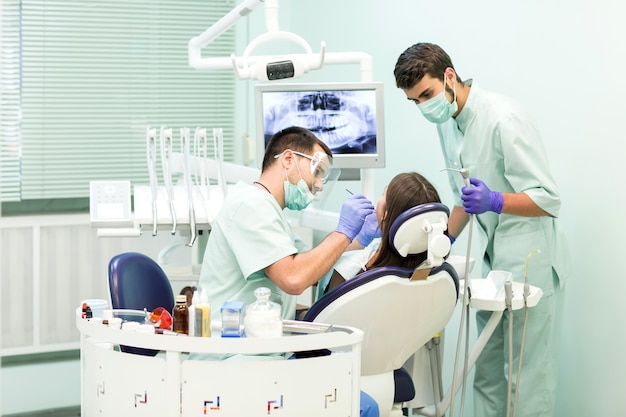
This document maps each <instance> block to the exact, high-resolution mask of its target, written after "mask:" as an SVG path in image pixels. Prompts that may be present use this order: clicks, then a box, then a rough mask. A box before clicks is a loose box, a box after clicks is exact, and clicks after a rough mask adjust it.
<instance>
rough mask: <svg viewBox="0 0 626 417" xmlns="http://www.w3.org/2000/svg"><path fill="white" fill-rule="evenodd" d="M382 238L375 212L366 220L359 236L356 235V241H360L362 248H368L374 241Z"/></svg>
mask: <svg viewBox="0 0 626 417" xmlns="http://www.w3.org/2000/svg"><path fill="white" fill-rule="evenodd" d="M381 236H382V232H381V231H380V227H378V217H377V216H376V212H374V213H372V214H370V215H368V216H367V217H366V218H365V223H363V227H361V231H360V232H359V234H358V235H356V240H358V241H359V243H360V244H361V245H362V246H367V245H369V244H370V243H372V240H374V239H376V238H377V237H381Z"/></svg>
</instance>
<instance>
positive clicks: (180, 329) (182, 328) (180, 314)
mask: <svg viewBox="0 0 626 417" xmlns="http://www.w3.org/2000/svg"><path fill="white" fill-rule="evenodd" d="M172 319H173V324H172V330H174V331H175V332H176V333H183V334H189V308H188V307H187V296H186V295H184V294H183V295H177V296H176V305H175V306H174V311H173V312H172Z"/></svg>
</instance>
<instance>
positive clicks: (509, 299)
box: [504, 280, 513, 417]
mask: <svg viewBox="0 0 626 417" xmlns="http://www.w3.org/2000/svg"><path fill="white" fill-rule="evenodd" d="M504 303H505V305H506V309H507V311H508V312H509V377H508V378H507V380H508V381H507V390H506V417H509V416H510V415H511V391H512V389H513V283H512V282H511V281H510V280H507V281H506V282H505V283H504Z"/></svg>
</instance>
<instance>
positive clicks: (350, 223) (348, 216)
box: [335, 194, 374, 242]
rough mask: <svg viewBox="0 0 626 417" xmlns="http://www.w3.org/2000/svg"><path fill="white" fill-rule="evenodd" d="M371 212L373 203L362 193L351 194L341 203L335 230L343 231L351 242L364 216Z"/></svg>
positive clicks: (363, 220) (359, 228)
mask: <svg viewBox="0 0 626 417" xmlns="http://www.w3.org/2000/svg"><path fill="white" fill-rule="evenodd" d="M373 212H374V204H372V202H371V201H369V200H368V199H367V198H366V197H365V196H364V195H363V194H354V195H351V196H350V197H348V199H347V200H346V201H344V203H343V204H342V205H341V211H340V212H339V223H338V224H337V228H336V229H335V231H336V232H339V233H343V234H344V235H346V236H347V237H348V239H350V242H352V240H354V238H355V237H356V235H358V234H359V232H360V231H361V228H362V227H363V223H365V218H366V217H367V216H368V215H370V214H372V213H373Z"/></svg>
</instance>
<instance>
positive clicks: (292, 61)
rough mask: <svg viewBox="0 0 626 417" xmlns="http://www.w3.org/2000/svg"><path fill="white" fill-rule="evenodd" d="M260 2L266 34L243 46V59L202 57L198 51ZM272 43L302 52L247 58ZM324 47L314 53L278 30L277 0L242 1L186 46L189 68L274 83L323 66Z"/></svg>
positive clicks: (294, 35)
mask: <svg viewBox="0 0 626 417" xmlns="http://www.w3.org/2000/svg"><path fill="white" fill-rule="evenodd" d="M260 3H265V23H266V28H267V32H266V33H264V34H262V35H260V36H258V37H256V38H255V39H253V40H252V42H250V44H249V45H248V46H247V47H246V49H245V51H244V53H243V56H241V57H237V56H236V55H235V54H231V55H230V57H229V58H202V56H201V52H200V50H201V49H202V48H204V47H205V46H207V45H209V44H210V43H211V42H213V40H215V39H216V38H217V37H218V36H220V35H221V34H222V33H224V32H225V31H226V30H228V29H229V28H230V27H231V26H232V25H234V24H235V23H236V22H237V20H239V19H240V18H241V17H244V16H247V15H248V14H249V13H250V12H251V11H252V10H253V9H254V8H256V7H257V6H258V5H259V4H260ZM272 41H289V42H293V43H295V44H297V45H299V46H300V47H302V48H303V49H304V53H296V54H287V55H280V56H267V55H266V56H251V53H252V52H253V51H254V49H255V48H257V47H258V46H260V45H262V44H264V43H268V42H272ZM325 50H326V44H325V43H324V42H322V43H321V47H320V52H319V53H314V52H313V50H312V49H311V47H310V45H309V44H308V43H307V42H306V41H305V40H304V39H303V38H302V37H300V36H298V35H296V34H294V33H291V32H286V31H281V30H279V29H278V0H265V1H263V0H244V1H243V2H242V3H241V4H239V5H238V6H237V7H235V8H234V9H233V10H231V11H230V12H229V13H228V14H226V15H225V16H224V17H222V18H221V19H220V20H218V21H217V22H216V23H215V24H214V25H213V26H211V27H210V28H208V29H207V30H206V31H204V32H203V33H202V34H200V35H199V36H197V37H195V38H192V39H191V40H190V41H189V44H188V53H189V65H190V66H191V67H193V68H196V69H205V70H206V69H229V68H232V69H234V71H235V74H236V75H237V77H238V78H239V79H242V80H259V81H275V80H283V79H289V78H298V77H301V76H302V75H304V74H306V73H307V72H309V71H311V70H318V69H321V68H322V66H323V65H324V57H325Z"/></svg>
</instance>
